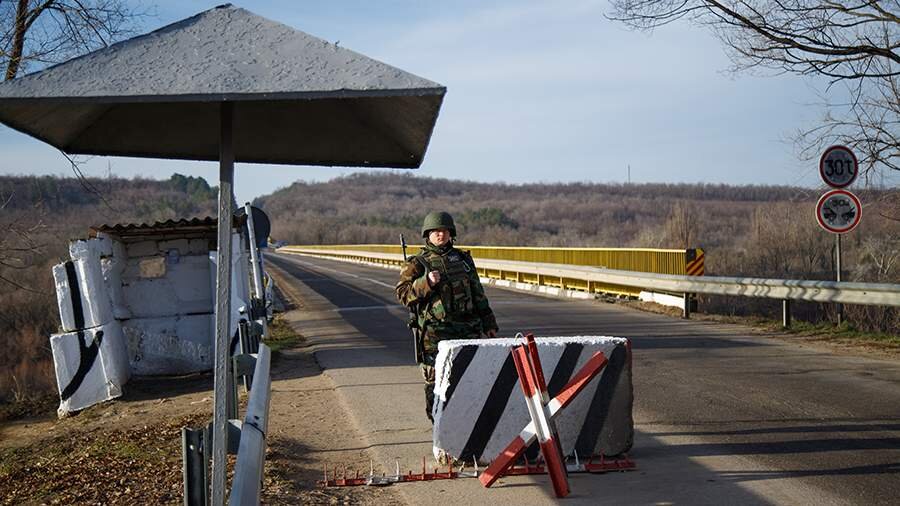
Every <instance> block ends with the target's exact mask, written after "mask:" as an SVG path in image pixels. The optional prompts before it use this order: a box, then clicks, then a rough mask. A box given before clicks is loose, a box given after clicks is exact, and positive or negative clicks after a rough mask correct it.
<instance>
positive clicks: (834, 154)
mask: <svg viewBox="0 0 900 506" xmlns="http://www.w3.org/2000/svg"><path fill="white" fill-rule="evenodd" d="M858 173H859V162H857V161H856V155H855V154H853V151H852V150H851V149H850V148H848V147H847V146H831V147H830V148H828V149H826V150H825V152H824V153H822V158H820V159H819V174H821V176H822V180H823V181H825V184H827V185H828V186H830V187H832V188H846V187H848V186H850V184H851V183H853V181H855V180H856V175H857V174H858Z"/></svg>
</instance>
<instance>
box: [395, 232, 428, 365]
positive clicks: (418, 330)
mask: <svg viewBox="0 0 900 506" xmlns="http://www.w3.org/2000/svg"><path fill="white" fill-rule="evenodd" d="M400 247H401V248H402V249H403V261H404V262H406V261H407V260H408V258H407V256H406V239H404V238H403V234H400ZM418 306H419V305H418V304H417V303H414V304H412V305H411V306H409V318H408V319H407V320H406V326H407V327H409V330H411V331H412V335H413V350H414V351H415V354H416V363H417V364H421V363H424V362H425V350H424V348H425V341H424V335H423V334H424V329H423V328H422V327H421V326H420V325H419V311H418Z"/></svg>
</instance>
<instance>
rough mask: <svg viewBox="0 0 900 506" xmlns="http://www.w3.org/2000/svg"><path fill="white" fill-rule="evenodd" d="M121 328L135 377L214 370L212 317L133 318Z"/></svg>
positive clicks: (204, 315)
mask: <svg viewBox="0 0 900 506" xmlns="http://www.w3.org/2000/svg"><path fill="white" fill-rule="evenodd" d="M122 326H123V329H124V333H125V341H126V344H127V348H128V361H129V363H130V364H131V371H132V373H133V374H137V375H143V376H158V375H171V374H187V373H192V372H200V371H208V370H210V369H212V365H213V356H214V347H213V332H212V329H213V315H212V314H202V315H190V316H175V317H165V318H133V319H131V320H126V321H124V322H123V323H122Z"/></svg>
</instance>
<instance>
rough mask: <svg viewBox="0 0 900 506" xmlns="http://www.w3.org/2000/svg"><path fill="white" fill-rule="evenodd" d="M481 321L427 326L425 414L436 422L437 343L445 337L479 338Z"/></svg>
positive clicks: (424, 366) (425, 340) (424, 370)
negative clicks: (435, 376) (435, 378)
mask: <svg viewBox="0 0 900 506" xmlns="http://www.w3.org/2000/svg"><path fill="white" fill-rule="evenodd" d="M480 326H481V324H480V321H479V322H472V323H462V324H460V323H454V324H451V325H441V326H437V325H429V326H426V331H425V338H424V339H423V341H424V343H423V344H424V350H423V351H424V353H423V360H422V363H421V364H419V367H420V368H421V370H422V378H423V379H424V380H425V415H426V416H427V417H428V420H430V421H431V422H432V423H434V415H433V414H432V413H433V412H434V363H435V359H436V358H437V343H439V342H440V341H443V340H445V339H478V338H480V337H481V330H480Z"/></svg>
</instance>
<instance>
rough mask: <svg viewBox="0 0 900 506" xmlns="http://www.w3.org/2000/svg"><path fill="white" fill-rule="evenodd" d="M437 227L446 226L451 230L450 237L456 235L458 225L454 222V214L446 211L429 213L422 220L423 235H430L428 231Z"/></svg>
mask: <svg viewBox="0 0 900 506" xmlns="http://www.w3.org/2000/svg"><path fill="white" fill-rule="evenodd" d="M436 228H446V229H447V230H449V231H450V237H456V225H454V224H453V216H450V213H447V212H444V211H433V212H430V213H428V216H426V217H425V220H424V221H423V222H422V237H428V232H430V231H431V230H434V229H436Z"/></svg>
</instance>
